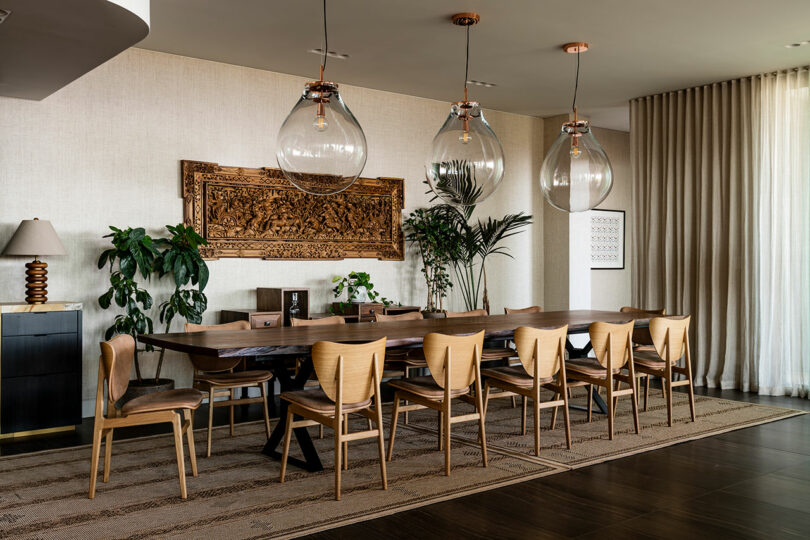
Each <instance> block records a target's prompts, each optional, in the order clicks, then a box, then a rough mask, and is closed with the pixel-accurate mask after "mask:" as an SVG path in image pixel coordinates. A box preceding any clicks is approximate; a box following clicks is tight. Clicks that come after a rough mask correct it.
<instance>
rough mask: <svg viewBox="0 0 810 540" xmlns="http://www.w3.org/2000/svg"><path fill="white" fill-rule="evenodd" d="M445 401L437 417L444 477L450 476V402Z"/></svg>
mask: <svg viewBox="0 0 810 540" xmlns="http://www.w3.org/2000/svg"><path fill="white" fill-rule="evenodd" d="M445 401H446V403H445V404H444V411H440V412H439V415H440V418H441V420H442V422H441V423H442V426H443V427H444V475H445V476H450V400H449V399H448V400H445ZM479 429H480V427H479ZM483 444H486V443H483Z"/></svg>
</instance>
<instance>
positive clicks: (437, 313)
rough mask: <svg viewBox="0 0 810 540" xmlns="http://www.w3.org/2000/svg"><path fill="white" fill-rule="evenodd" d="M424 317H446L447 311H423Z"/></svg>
mask: <svg viewBox="0 0 810 540" xmlns="http://www.w3.org/2000/svg"><path fill="white" fill-rule="evenodd" d="M422 317H423V318H425V319H446V318H447V313H446V312H444V311H423V312H422Z"/></svg>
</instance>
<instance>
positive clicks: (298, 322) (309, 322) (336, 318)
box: [290, 315, 346, 326]
mask: <svg viewBox="0 0 810 540" xmlns="http://www.w3.org/2000/svg"><path fill="white" fill-rule="evenodd" d="M330 324H346V319H344V318H343V317H341V316H340V315H332V316H330V317H323V318H321V319H296V318H295V317H292V318H290V326H328V325H330Z"/></svg>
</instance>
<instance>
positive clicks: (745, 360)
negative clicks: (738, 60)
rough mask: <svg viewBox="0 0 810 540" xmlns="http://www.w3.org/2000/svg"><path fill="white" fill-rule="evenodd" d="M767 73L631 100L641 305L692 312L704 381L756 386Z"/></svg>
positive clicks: (636, 289)
mask: <svg viewBox="0 0 810 540" xmlns="http://www.w3.org/2000/svg"><path fill="white" fill-rule="evenodd" d="M760 92H761V81H760V78H758V77H754V78H746V79H740V80H736V81H729V82H724V83H718V84H713V85H710V86H702V87H699V88H691V89H688V90H681V91H678V92H670V93H666V94H661V95H656V96H649V97H644V98H639V99H636V100H633V101H631V102H630V124H631V129H630V141H631V144H630V148H631V163H632V170H633V212H634V215H635V219H634V223H633V233H634V234H633V248H634V249H635V254H636V256H634V257H633V260H634V263H633V268H632V274H633V301H634V304H635V305H637V306H640V307H643V308H659V307H666V309H667V312H668V313H689V314H692V316H693V322H692V334H691V339H692V356H693V361H694V364H695V365H694V368H695V382H696V384H698V385H708V386H712V387H716V386H720V387H722V388H735V387H741V388H744V389H748V388H749V387H752V386H754V387H755V385H756V367H755V366H754V365H753V362H752V359H753V358H755V355H756V352H757V351H756V348H757V339H756V335H755V329H756V323H757V321H756V317H757V307H756V306H754V305H752V302H753V300H754V299H755V298H756V296H755V295H754V294H753V293H754V291H755V283H756V265H755V262H756V257H757V255H756V254H757V249H758V246H757V243H756V234H755V230H754V223H753V220H752V219H751V216H752V213H753V208H754V203H755V196H756V193H755V177H756V171H757V168H758V148H757V145H758V142H757V141H756V140H755V139H756V136H755V134H756V131H757V130H756V129H755V128H757V127H758V126H759V117H758V114H759V113H758V111H759V110H760V108H759V100H760Z"/></svg>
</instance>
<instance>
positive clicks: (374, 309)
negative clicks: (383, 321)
mask: <svg viewBox="0 0 810 540" xmlns="http://www.w3.org/2000/svg"><path fill="white" fill-rule="evenodd" d="M359 306H360V313H359V315H360V317H361V318H373V317H374V314H375V313H380V314H382V312H383V308H384V307H385V306H383V305H382V304H359Z"/></svg>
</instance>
